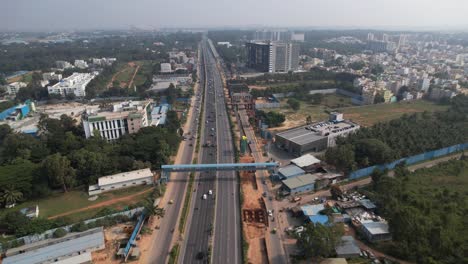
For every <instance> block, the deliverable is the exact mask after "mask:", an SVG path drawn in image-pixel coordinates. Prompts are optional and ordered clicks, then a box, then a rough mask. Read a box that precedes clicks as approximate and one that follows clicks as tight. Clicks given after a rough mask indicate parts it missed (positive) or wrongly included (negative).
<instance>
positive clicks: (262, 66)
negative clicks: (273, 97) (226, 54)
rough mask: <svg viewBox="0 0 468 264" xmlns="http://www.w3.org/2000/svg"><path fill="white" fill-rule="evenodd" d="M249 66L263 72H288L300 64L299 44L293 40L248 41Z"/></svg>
mask: <svg viewBox="0 0 468 264" xmlns="http://www.w3.org/2000/svg"><path fill="white" fill-rule="evenodd" d="M246 46H247V60H248V61H247V66H248V67H250V68H253V69H256V70H258V71H261V72H288V71H291V70H296V69H297V68H298V66H299V46H298V44H296V43H292V42H250V43H247V45H246Z"/></svg>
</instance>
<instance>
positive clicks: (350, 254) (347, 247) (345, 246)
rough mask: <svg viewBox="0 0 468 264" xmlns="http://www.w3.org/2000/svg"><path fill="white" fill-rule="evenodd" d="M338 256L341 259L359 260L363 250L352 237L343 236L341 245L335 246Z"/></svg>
mask: <svg viewBox="0 0 468 264" xmlns="http://www.w3.org/2000/svg"><path fill="white" fill-rule="evenodd" d="M335 251H336V256H337V257H339V258H358V257H359V256H360V254H361V249H359V246H358V245H357V243H356V240H354V237H352V236H342V237H341V240H340V243H339V244H338V245H336V246H335Z"/></svg>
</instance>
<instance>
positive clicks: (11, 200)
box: [0, 185, 23, 206]
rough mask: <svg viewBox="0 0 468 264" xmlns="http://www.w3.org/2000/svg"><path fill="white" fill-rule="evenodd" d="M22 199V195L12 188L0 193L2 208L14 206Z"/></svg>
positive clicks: (6, 188) (9, 187)
mask: <svg viewBox="0 0 468 264" xmlns="http://www.w3.org/2000/svg"><path fill="white" fill-rule="evenodd" d="M22 199H23V193H21V192H20V191H18V190H16V189H15V188H14V187H13V186H11V185H10V186H7V187H5V188H4V189H3V190H2V191H1V192H0V203H2V204H3V205H4V206H8V205H12V204H15V203H17V202H19V201H21V200H22Z"/></svg>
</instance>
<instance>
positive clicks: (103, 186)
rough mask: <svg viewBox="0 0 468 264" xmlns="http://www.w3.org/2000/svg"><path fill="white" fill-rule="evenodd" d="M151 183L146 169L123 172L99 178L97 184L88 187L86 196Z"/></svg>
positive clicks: (151, 176) (151, 179)
mask: <svg viewBox="0 0 468 264" xmlns="http://www.w3.org/2000/svg"><path fill="white" fill-rule="evenodd" d="M153 181H154V180H153V173H152V172H151V170H150V169H148V168H146V169H141V170H134V171H129V172H123V173H118V174H114V175H109V176H104V177H100V178H99V179H98V183H97V184H95V185H90V186H89V188H88V194H89V195H90V196H91V195H96V194H100V193H103V192H108V191H114V190H118V189H124V188H129V187H133V186H138V185H147V184H153Z"/></svg>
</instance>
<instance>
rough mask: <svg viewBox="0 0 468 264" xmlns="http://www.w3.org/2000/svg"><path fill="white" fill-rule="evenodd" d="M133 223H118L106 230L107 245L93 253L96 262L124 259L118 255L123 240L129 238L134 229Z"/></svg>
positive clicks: (111, 261)
mask: <svg viewBox="0 0 468 264" xmlns="http://www.w3.org/2000/svg"><path fill="white" fill-rule="evenodd" d="M133 227H134V226H133V223H126V224H118V225H115V226H112V227H110V228H106V229H105V230H104V238H105V246H106V248H105V249H103V250H99V251H96V252H93V253H92V254H91V256H92V258H93V263H95V264H108V263H110V264H114V263H115V264H117V263H122V259H120V258H118V257H116V253H117V250H118V248H119V244H120V242H121V241H124V240H126V239H128V238H129V237H130V235H131V233H132V231H133Z"/></svg>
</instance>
